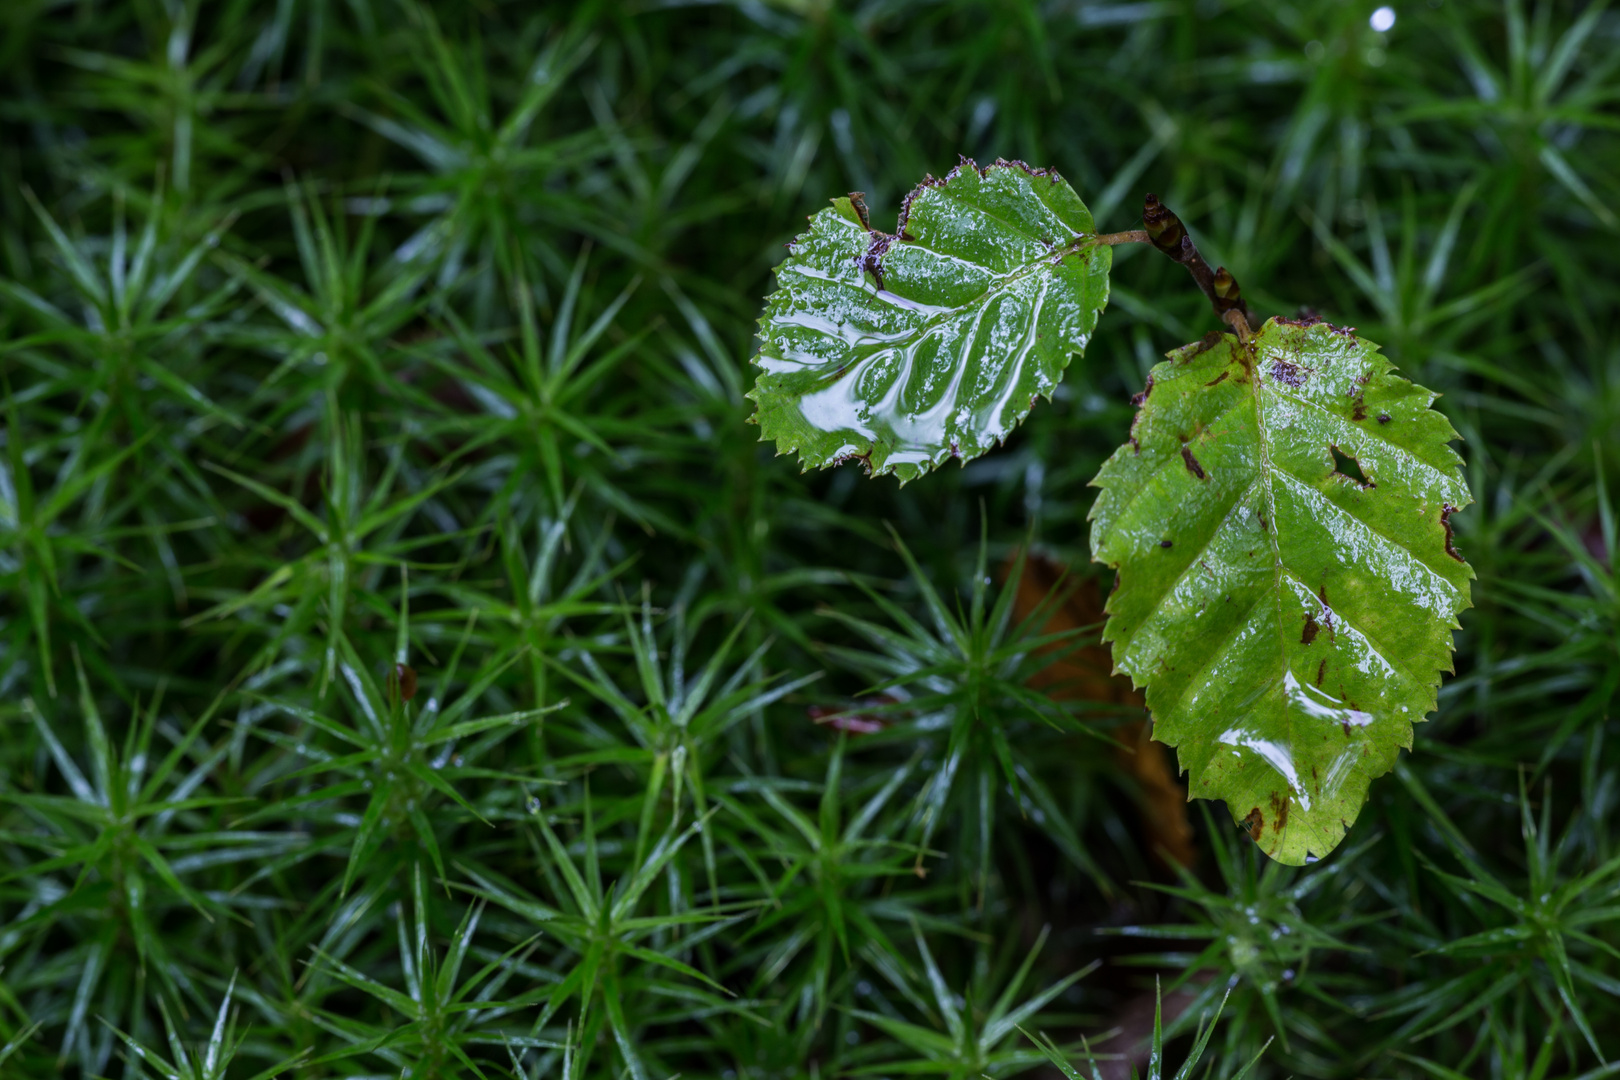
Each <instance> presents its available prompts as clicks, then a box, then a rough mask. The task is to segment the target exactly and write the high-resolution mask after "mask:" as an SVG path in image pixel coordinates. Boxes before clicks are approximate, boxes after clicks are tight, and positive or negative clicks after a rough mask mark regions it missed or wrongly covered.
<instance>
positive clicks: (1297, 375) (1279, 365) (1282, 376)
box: [1271, 360, 1305, 390]
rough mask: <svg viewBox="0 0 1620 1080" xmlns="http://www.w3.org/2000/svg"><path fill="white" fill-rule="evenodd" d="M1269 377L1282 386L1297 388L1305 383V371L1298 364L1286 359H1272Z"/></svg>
mask: <svg viewBox="0 0 1620 1080" xmlns="http://www.w3.org/2000/svg"><path fill="white" fill-rule="evenodd" d="M1271 377H1272V379H1274V380H1275V381H1277V382H1280V383H1282V384H1283V385H1284V386H1291V387H1293V388H1294V389H1296V390H1297V389H1299V388H1300V387H1301V386H1304V385H1305V373H1304V372H1303V371H1302V370H1300V367H1299V365H1298V364H1290V363H1289V362H1288V361H1287V360H1274V361H1272V363H1271Z"/></svg>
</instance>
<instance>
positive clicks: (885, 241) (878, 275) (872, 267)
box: [858, 232, 897, 289]
mask: <svg viewBox="0 0 1620 1080" xmlns="http://www.w3.org/2000/svg"><path fill="white" fill-rule="evenodd" d="M896 239H897V238H896V237H893V236H890V235H889V234H888V233H880V232H872V233H868V234H867V239H866V250H865V251H863V252H862V253H861V255H860V258H859V260H858V262H859V263H860V267H861V269H862V270H864V271H865V272H866V273H868V274H871V275H872V280H873V281H875V282H877V287H878V288H880V289H881V288H883V256H884V255H886V254H887V253H888V251H889V247H890V245H892V244H893V243H894V242H895V240H896Z"/></svg>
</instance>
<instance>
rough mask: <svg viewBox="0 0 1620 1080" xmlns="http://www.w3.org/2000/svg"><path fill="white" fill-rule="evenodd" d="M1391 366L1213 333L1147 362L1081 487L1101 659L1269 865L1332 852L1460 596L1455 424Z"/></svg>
mask: <svg viewBox="0 0 1620 1080" xmlns="http://www.w3.org/2000/svg"><path fill="white" fill-rule="evenodd" d="M1390 371H1391V365H1390V364H1389V362H1388V361H1387V360H1386V359H1384V358H1383V357H1382V356H1381V355H1379V353H1378V351H1377V347H1376V346H1374V345H1373V344H1371V343H1370V342H1365V341H1361V340H1359V339H1357V338H1356V337H1355V335H1354V334H1353V333H1350V332H1348V331H1343V330H1339V329H1336V328H1334V327H1332V326H1329V325H1328V324H1326V323H1315V324H1309V325H1308V324H1302V323H1291V322H1286V321H1282V320H1277V319H1273V320H1271V321H1270V322H1268V323H1267V324H1266V325H1265V326H1264V327H1263V328H1262V329H1261V330H1260V332H1259V333H1258V334H1257V335H1256V337H1255V338H1254V339H1253V341H1252V342H1251V343H1250V344H1248V345H1247V346H1245V345H1242V344H1240V343H1239V342H1238V340H1237V339H1236V338H1235V337H1232V336H1231V335H1211V336H1210V337H1208V338H1206V339H1205V340H1204V341H1203V342H1200V343H1198V344H1195V345H1189V346H1187V347H1185V348H1183V349H1180V350H1178V351H1177V352H1174V353H1172V354H1170V360H1169V361H1168V362H1166V363H1161V364H1159V365H1158V366H1156V367H1155V368H1154V369H1153V371H1152V373H1151V374H1150V375H1149V377H1148V386H1147V389H1146V390H1144V391H1143V393H1142V395H1141V396H1140V398H1139V401H1140V404H1141V411H1140V413H1139V414H1138V416H1137V419H1136V422H1135V424H1134V425H1133V430H1132V434H1131V439H1130V441H1129V442H1128V443H1126V445H1125V446H1123V447H1121V448H1120V449H1119V450H1118V451H1117V452H1116V453H1115V454H1114V456H1113V457H1111V458H1110V459H1109V460H1108V462H1107V463H1106V464H1105V465H1104V466H1103V468H1102V470H1101V471H1100V472H1099V473H1098V475H1097V478H1096V480H1095V481H1094V484H1095V485H1096V486H1098V487H1100V488H1101V489H1102V493H1101V494H1100V495H1099V496H1098V498H1097V502H1096V505H1095V506H1094V507H1093V509H1092V513H1091V518H1092V521H1093V527H1092V535H1091V542H1092V552H1093V554H1094V556H1095V557H1096V558H1097V559H1098V560H1100V561H1102V562H1106V563H1108V564H1109V565H1111V566H1114V567H1117V568H1118V570H1119V582H1118V587H1117V589H1116V591H1115V592H1114V595H1113V596H1112V597H1111V598H1110V599H1109V601H1108V608H1107V610H1108V614H1109V621H1108V627H1107V630H1106V632H1105V635H1104V637H1105V639H1106V640H1108V641H1111V642H1112V643H1113V647H1114V661H1115V664H1116V665H1117V666H1118V667H1119V669H1120V670H1122V671H1124V672H1126V673H1127V674H1129V675H1130V676H1131V678H1132V679H1133V680H1134V681H1135V682H1136V683H1137V685H1139V686H1145V687H1146V689H1147V703H1148V708H1149V710H1150V711H1151V712H1152V714H1153V717H1154V725H1155V737H1156V738H1158V739H1160V740H1162V741H1163V742H1166V743H1168V744H1169V745H1171V746H1174V747H1176V748H1177V750H1178V753H1179V757H1180V763H1181V767H1182V768H1183V769H1185V770H1187V771H1189V772H1190V773H1191V782H1190V789H1191V793H1192V794H1193V795H1195V796H1200V797H1203V798H1220V799H1225V800H1226V802H1227V805H1228V806H1229V807H1230V808H1231V810H1232V813H1233V816H1234V817H1235V818H1237V819H1238V820H1239V821H1240V822H1242V823H1243V824H1244V826H1245V827H1246V828H1247V829H1248V831H1249V833H1250V835H1251V836H1252V837H1253V838H1254V839H1255V840H1256V841H1257V842H1258V843H1259V845H1260V847H1261V848H1262V849H1263V850H1264V851H1265V852H1266V853H1267V854H1269V855H1271V856H1272V857H1273V858H1275V859H1277V860H1279V861H1281V862H1285V863H1291V864H1296V865H1297V864H1300V863H1304V862H1306V861H1308V858H1309V857H1310V856H1312V855H1314V856H1322V855H1325V854H1327V853H1328V852H1329V851H1331V850H1332V849H1333V848H1334V846H1335V845H1337V844H1338V842H1339V840H1340V839H1341V838H1342V837H1343V836H1344V833H1345V830H1346V829H1348V828H1349V827H1350V825H1351V824H1352V823H1353V822H1354V821H1355V819H1356V814H1357V813H1358V812H1359V811H1360V809H1361V805H1362V803H1363V802H1364V801H1366V798H1367V788H1368V785H1369V783H1370V782H1371V781H1372V779H1373V778H1374V777H1376V776H1379V775H1382V774H1383V773H1385V772H1388V771H1389V770H1390V769H1391V768H1392V767H1393V766H1394V764H1395V759H1396V756H1397V753H1398V751H1399V750H1400V748H1402V747H1405V748H1407V749H1410V748H1411V745H1412V725H1413V724H1415V723H1417V722H1419V721H1421V720H1423V719H1424V718H1425V716H1426V715H1427V714H1428V713H1429V712H1430V711H1432V710H1433V709H1434V707H1435V691H1436V687H1437V685H1438V683H1439V675H1440V672H1442V671H1450V670H1451V631H1452V629H1453V628H1455V627H1456V625H1457V622H1456V616H1457V613H1458V612H1459V611H1461V610H1462V609H1463V608H1465V607H1467V606H1469V601H1468V588H1469V586H1468V582H1469V579H1470V578H1471V577H1473V571H1472V570H1471V569H1470V568H1469V567H1468V565H1467V563H1465V562H1463V560H1462V557H1461V555H1459V554H1458V553H1457V551H1456V549H1455V548H1454V547H1453V546H1452V537H1451V525H1450V516H1451V514H1452V512H1453V511H1454V509H1455V508H1458V507H1461V506H1464V505H1466V504H1467V503H1468V502H1469V501H1470V496H1469V494H1468V488H1467V486H1466V484H1465V483H1464V482H1463V478H1462V473H1461V461H1460V459H1459V458H1458V456H1457V454H1456V453H1455V452H1454V451H1453V450H1452V449H1451V448H1450V446H1449V445H1448V443H1449V442H1450V440H1452V439H1455V438H1457V433H1456V432H1455V431H1453V430H1452V427H1451V425H1450V423H1449V422H1447V420H1446V419H1445V417H1443V416H1441V415H1440V414H1439V413H1437V412H1434V411H1433V410H1431V409H1430V408H1429V404H1430V402H1431V401H1433V399H1434V394H1433V393H1432V392H1431V391H1428V390H1425V389H1424V388H1423V387H1421V386H1416V385H1414V384H1413V383H1410V382H1408V381H1406V380H1405V379H1402V378H1400V377H1398V376H1395V375H1392V374H1390ZM1344 460H1353V461H1354V462H1355V464H1356V467H1357V469H1358V470H1359V474H1360V475H1359V477H1358V476H1355V475H1347V474H1346V473H1344V472H1341V471H1339V470H1338V469H1336V468H1335V462H1336V461H1344Z"/></svg>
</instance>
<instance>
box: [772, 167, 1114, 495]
mask: <svg viewBox="0 0 1620 1080" xmlns="http://www.w3.org/2000/svg"><path fill="white" fill-rule="evenodd" d="M790 250H791V252H792V254H791V256H790V257H789V258H788V260H787V262H785V263H783V264H782V265H781V266H780V267H779V268H778V269H777V282H778V286H779V287H778V288H777V290H776V291H775V292H774V293H772V294H771V295H770V297H769V298H767V299H766V301H765V314H764V315H763V316H762V317H761V319H760V323H759V338H760V342H761V344H760V350H759V353H758V355H757V356H756V357H755V358H754V360H755V363H757V364H758V365H759V366H760V368H762V369H763V373H762V374H761V375H760V377H759V381H758V383H757V384H756V385H755V387H754V389H753V390H752V391H750V392H749V395H748V396H749V397H751V398H753V399H754V401H755V402H756V403H757V404H758V411H757V413H756V415H755V418H754V419H755V421H756V422H757V423H758V424H759V425H760V429H761V432H762V436H761V437H762V438H763V439H765V440H770V441H774V442H775V443H776V444H777V447H778V449H779V450H780V451H781V452H782V453H787V452H789V451H794V450H796V451H798V453H799V458H800V460H801V461H802V462H803V463H804V464H805V465H806V466H807V467H808V466H811V465H815V466H826V465H835V464H839V463H842V462H845V461H852V460H856V459H860V460H864V461H865V462H866V464H867V466H868V468H869V469H870V471H871V472H872V474H873V475H881V474H883V473H891V472H892V473H894V474H895V475H897V476H898V477H899V478H900V480H901V481H902V482H904V481H907V480H913V479H915V478H917V477H918V476H921V475H922V474H923V473H925V472H927V471H928V470H929V469H932V468H933V467H935V466H936V465H939V464H940V463H942V462H944V461H946V460H947V459H949V458H951V457H958V458H960V459H961V460H963V461H967V460H969V459H971V458H975V457H978V456H979V455H980V454H982V453H984V452H985V451H986V450H988V449H990V448H991V446H993V445H995V444H996V443H998V442H1000V441H1001V440H1002V439H1005V438H1006V437H1007V435H1008V434H1009V433H1010V432H1011V431H1012V429H1013V428H1014V427H1016V426H1017V425H1018V423H1019V422H1020V421H1021V420H1023V419H1024V417H1025V416H1027V415H1029V411H1030V409H1031V408H1032V407H1033V406H1034V404H1035V399H1036V398H1037V397H1040V396H1042V395H1047V396H1050V394H1051V393H1052V389H1053V387H1055V386H1056V385H1057V382H1058V379H1059V378H1061V377H1062V375H1063V369H1064V368H1065V367H1067V366H1068V363H1069V357H1070V356H1071V355H1073V354H1074V353H1078V352H1082V351H1084V349H1085V346H1086V341H1087V340H1088V339H1089V338H1090V336H1091V331H1092V330H1093V329H1094V328H1095V327H1096V325H1097V316H1098V314H1099V313H1100V312H1101V311H1102V309H1103V305H1104V304H1106V303H1107V301H1108V271H1109V268H1110V267H1111V266H1112V265H1113V255H1112V249H1111V248H1109V247H1108V246H1107V245H1099V244H1098V243H1097V242H1096V236H1095V227H1094V225H1093V223H1092V219H1091V212H1090V211H1088V210H1087V209H1086V207H1085V204H1083V203H1082V202H1081V201H1080V198H1079V196H1077V195H1076V194H1075V193H1074V191H1073V189H1072V188H1070V187H1069V185H1068V184H1067V183H1066V182H1065V181H1064V180H1063V178H1062V177H1060V176H1059V175H1058V174H1057V173H1055V172H1052V171H1051V170H1046V169H1035V170H1032V169H1030V168H1029V167H1027V166H1026V165H1024V164H1023V163H1022V162H1016V161H1014V162H1008V161H1000V160H998V161H996V162H995V163H994V164H992V165H988V166H985V167H984V168H982V169H981V168H979V167H978V166H976V165H975V164H974V163H973V162H971V161H968V160H966V159H964V160H963V161H962V164H960V165H959V166H957V167H956V168H955V169H953V170H951V173H950V175H948V176H946V177H945V179H944V180H936V179H934V178H932V177H930V178H928V179H927V180H924V181H923V182H922V183H921V184H919V185H917V187H916V188H915V189H914V190H913V191H912V192H911V194H910V195H908V196H907V197H906V200H905V203H904V205H903V207H902V208H901V211H900V221H899V224H898V226H897V227H896V229H895V232H894V234H893V235H890V234H887V233H882V232H878V231H877V230H875V229H870V228H868V226H867V222H866V212H865V205H864V203H863V202H861V201H860V199H859V197H858V196H856V197H854V201H852V199H850V198H843V199H834V200H833V205H832V207H831V208H830V209H826V210H822V211H821V212H820V213H818V214H816V215H815V216H814V217H812V218H811V219H810V231H809V232H807V233H805V234H804V235H803V236H800V237H799V238H798V239H796V240H795V241H794V242H793V243H792V244H791V245H790Z"/></svg>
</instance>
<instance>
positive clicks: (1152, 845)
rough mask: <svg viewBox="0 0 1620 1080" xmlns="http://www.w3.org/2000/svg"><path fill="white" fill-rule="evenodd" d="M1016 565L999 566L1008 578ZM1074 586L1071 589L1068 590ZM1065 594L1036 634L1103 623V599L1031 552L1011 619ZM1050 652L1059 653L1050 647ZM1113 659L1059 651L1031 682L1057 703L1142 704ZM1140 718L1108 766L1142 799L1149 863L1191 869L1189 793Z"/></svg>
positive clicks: (1121, 732) (1120, 735)
mask: <svg viewBox="0 0 1620 1080" xmlns="http://www.w3.org/2000/svg"><path fill="white" fill-rule="evenodd" d="M1014 565H1015V560H1014V559H1009V560H1008V562H1007V565H1006V566H1004V567H1003V568H1002V576H1003V578H1006V577H1008V576H1010V573H1011V570H1012V567H1013V566H1014ZM1069 586H1072V587H1069ZM1065 587H1069V588H1068V592H1067V595H1065V596H1064V598H1063V603H1062V604H1060V605H1058V606H1056V607H1054V608H1053V609H1052V613H1051V615H1050V616H1049V617H1048V618H1047V620H1046V624H1045V625H1044V626H1043V627H1041V630H1040V632H1041V634H1043V635H1049V634H1061V633H1065V632H1068V631H1073V630H1078V629H1080V628H1082V627H1087V626H1096V625H1097V624H1098V623H1101V622H1102V620H1103V600H1102V595H1101V594H1100V592H1099V591H1098V589H1097V583H1096V581H1094V580H1092V579H1090V578H1085V579H1082V580H1080V581H1074V579H1072V578H1068V577H1067V571H1066V569H1065V567H1064V566H1063V565H1062V564H1061V563H1058V562H1056V561H1054V560H1051V559H1048V558H1045V557H1044V556H1041V555H1039V554H1037V553H1034V552H1026V553H1025V555H1024V571H1023V574H1022V576H1020V577H1019V579H1018V581H1017V589H1018V592H1017V595H1016V596H1015V598H1014V600H1013V608H1014V614H1015V617H1016V618H1018V619H1025V618H1028V617H1029V615H1030V614H1031V613H1032V612H1034V611H1035V610H1036V609H1037V608H1039V607H1040V606H1041V604H1042V603H1043V602H1045V601H1046V600H1047V598H1048V597H1049V596H1050V595H1051V594H1052V593H1053V591H1054V590H1056V589H1059V588H1065ZM1053 648H1054V649H1056V648H1059V647H1058V646H1053ZM1112 669H1113V660H1112V659H1111V658H1110V657H1109V655H1108V648H1107V646H1105V645H1086V646H1083V647H1081V648H1078V649H1065V650H1063V651H1062V655H1061V656H1059V657H1058V658H1057V659H1055V660H1053V661H1052V663H1051V664H1049V665H1048V666H1046V667H1044V668H1042V669H1041V670H1040V672H1038V673H1037V674H1036V675H1035V677H1034V678H1033V679H1031V680H1030V682H1031V683H1032V684H1033V685H1034V686H1036V687H1038V688H1040V689H1042V690H1045V691H1046V692H1047V693H1048V694H1050V695H1051V697H1052V698H1053V699H1054V700H1057V701H1092V702H1100V703H1112V704H1116V705H1126V706H1136V707H1140V706H1141V705H1142V704H1143V700H1142V695H1141V693H1140V692H1139V691H1137V690H1136V689H1135V688H1133V687H1132V686H1131V684H1130V681H1129V680H1128V679H1125V678H1123V677H1121V676H1118V675H1114V674H1113V673H1112ZM1149 734H1150V724H1149V722H1148V720H1147V718H1146V717H1143V718H1142V719H1140V720H1131V721H1128V722H1127V723H1124V724H1122V725H1120V726H1119V727H1118V728H1116V729H1114V732H1113V735H1114V738H1115V739H1116V740H1117V741H1118V743H1119V747H1118V748H1117V749H1116V750H1115V752H1114V761H1115V764H1116V765H1117V766H1118V767H1119V769H1120V770H1121V771H1122V772H1124V773H1125V774H1126V775H1128V776H1130V777H1131V778H1132V779H1133V780H1135V781H1136V785H1137V788H1138V790H1139V791H1140V793H1141V802H1140V804H1139V805H1140V809H1141V814H1142V828H1143V833H1144V842H1145V845H1146V847H1147V849H1148V851H1149V852H1150V853H1151V854H1152V855H1153V857H1154V858H1155V859H1160V860H1169V861H1172V862H1175V863H1179V864H1180V865H1182V866H1191V865H1192V864H1193V862H1194V861H1195V860H1196V858H1197V852H1196V849H1194V847H1193V833H1192V826H1191V825H1190V824H1189V823H1188V821H1187V793H1186V791H1185V790H1183V789H1182V787H1181V785H1180V784H1179V783H1177V781H1176V776H1175V769H1174V768H1173V767H1172V765H1171V759H1170V751H1169V750H1168V749H1166V748H1165V747H1164V746H1163V745H1162V744H1160V743H1156V742H1153V741H1152V740H1151V739H1150V738H1149Z"/></svg>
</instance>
